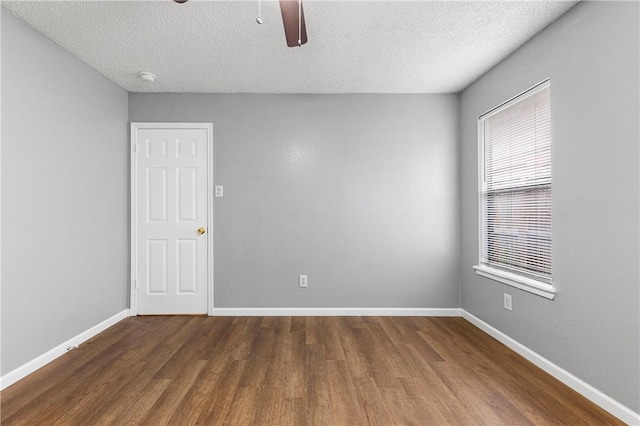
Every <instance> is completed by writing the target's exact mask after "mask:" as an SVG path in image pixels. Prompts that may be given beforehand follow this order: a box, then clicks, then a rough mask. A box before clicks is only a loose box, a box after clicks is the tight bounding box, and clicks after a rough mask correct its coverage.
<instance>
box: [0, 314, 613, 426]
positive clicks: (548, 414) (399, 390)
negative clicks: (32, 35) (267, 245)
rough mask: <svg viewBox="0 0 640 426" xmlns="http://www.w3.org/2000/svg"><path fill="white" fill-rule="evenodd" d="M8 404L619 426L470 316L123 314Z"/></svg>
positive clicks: (77, 412)
mask: <svg viewBox="0 0 640 426" xmlns="http://www.w3.org/2000/svg"><path fill="white" fill-rule="evenodd" d="M0 398H1V409H2V412H1V422H2V425H14V424H19V425H58V424H60V425H102V424H116V425H130V424H148V425H161V424H169V425H187V424H223V423H224V424H231V425H240V424H274V425H286V424H291V425H304V424H318V425H320V424H326V425H347V424H380V425H391V424H419V425H444V424H461V425H468V424H469V425H470V424H484V425H498V424H505V425H516V424H517V425H526V424H538V425H550V424H570V425H577V424H581V425H582V424H598V425H601V424H622V423H620V422H619V421H618V420H616V419H615V418H614V417H612V416H610V415H609V414H607V413H606V412H605V411H603V410H602V409H600V408H599V407H597V406H596V405H594V404H592V403H591V402H589V401H588V400H587V399H585V398H584V397H582V396H580V395H579V394H577V393H576V392H574V391H572V390H571V389H569V388H568V387H566V386H564V385H563V384H561V383H560V382H558V381H557V380H555V379H553V378H552V377H551V376H549V375H548V374H546V373H544V372H543V371H542V370H540V369H538V368H537V367H535V366H534V365H533V364H531V363H529V362H528V361H526V360H525V359H524V358H522V357H520V356H519V355H517V354H515V353H514V352H513V351H511V350H509V349H508V348H506V347H505V346H503V345H502V344H500V343H499V342H497V341H496V340H494V339H492V338H491V337H489V336H488V335H486V334H484V333H483V332H482V331H480V330H478V329H477V328H475V327H474V326H473V325H471V324H470V323H468V322H467V321H465V320H464V319H462V318H421V317H420V318H409V317H264V318H263V317H202V316H174V317H163V316H156V317H135V318H128V319H126V320H124V321H122V322H120V323H118V324H116V325H115V326H113V327H111V328H110V329H108V330H106V331H105V332H103V333H102V334H100V335H98V336H96V337H95V338H93V339H91V340H89V341H87V342H86V343H84V344H82V345H80V347H79V348H78V349H75V350H73V351H71V352H69V353H68V354H66V355H64V356H62V357H60V358H58V359H57V360H55V361H54V362H52V363H50V364H49V365H47V366H46V367H44V368H42V369H41V370H39V371H37V372H36V373H34V374H32V375H31V376H29V377H27V378H25V379H24V380H22V381H20V382H18V383H16V384H15V385H13V386H10V387H9V388H7V389H5V390H4V391H3V392H2V393H1V394H0Z"/></svg>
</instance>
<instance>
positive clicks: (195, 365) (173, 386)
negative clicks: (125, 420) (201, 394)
mask: <svg viewBox="0 0 640 426" xmlns="http://www.w3.org/2000/svg"><path fill="white" fill-rule="evenodd" d="M205 364H206V361H193V362H190V363H189V364H186V365H185V366H184V369H183V370H182V371H181V373H180V375H178V376H176V377H175V378H174V379H172V380H171V383H169V385H168V386H167V388H166V389H165V391H164V392H163V393H162V395H160V397H159V398H158V399H157V400H156V403H155V404H153V406H152V407H151V409H150V410H149V413H148V416H147V417H145V419H144V420H143V422H142V424H144V425H149V426H153V425H166V424H170V423H169V422H170V419H171V418H172V416H173V415H174V413H175V412H176V409H177V408H178V407H179V406H180V404H181V403H182V400H183V399H184V397H185V395H186V394H187V392H188V391H189V389H190V388H191V386H192V385H193V383H194V382H195V381H196V379H197V378H198V376H199V375H200V372H201V371H202V369H203V368H204V366H205Z"/></svg>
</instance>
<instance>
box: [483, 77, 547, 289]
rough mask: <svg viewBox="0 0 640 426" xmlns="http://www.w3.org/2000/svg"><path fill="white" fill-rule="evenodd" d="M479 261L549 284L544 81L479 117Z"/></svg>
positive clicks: (545, 87) (545, 90) (545, 98)
mask: <svg viewBox="0 0 640 426" xmlns="http://www.w3.org/2000/svg"><path fill="white" fill-rule="evenodd" d="M479 130H480V138H481V154H482V158H483V170H482V184H481V240H482V243H481V257H480V263H481V264H482V265H485V266H488V267H493V268H497V269H502V270H506V271H508V272H512V273H516V274H520V275H524V276H526V277H528V278H533V279H535V280H537V281H542V282H544V283H548V284H550V283H551V263H552V259H551V240H552V239H551V111H550V86H549V82H548V81H546V82H544V83H541V84H540V85H538V86H536V87H534V88H533V89H531V90H529V91H527V92H525V93H523V94H522V95H520V96H518V97H516V98H514V99H512V100H511V101H509V102H507V103H505V104H503V105H502V106H500V107H499V108H496V109H495V110H493V111H491V112H489V113H487V114H485V115H484V116H482V117H480V129H479Z"/></svg>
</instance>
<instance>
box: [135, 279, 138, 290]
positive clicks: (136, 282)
mask: <svg viewBox="0 0 640 426" xmlns="http://www.w3.org/2000/svg"><path fill="white" fill-rule="evenodd" d="M134 282H135V284H136V290H137V289H138V280H135V281H134Z"/></svg>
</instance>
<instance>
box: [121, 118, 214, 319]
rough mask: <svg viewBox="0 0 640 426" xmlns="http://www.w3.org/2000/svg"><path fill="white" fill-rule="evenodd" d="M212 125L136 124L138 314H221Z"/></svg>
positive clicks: (134, 292)
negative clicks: (216, 302)
mask: <svg viewBox="0 0 640 426" xmlns="http://www.w3.org/2000/svg"><path fill="white" fill-rule="evenodd" d="M211 133H212V124H211V123H131V311H132V312H131V313H132V315H161V314H174V315H177V314H205V313H207V314H209V315H211V314H212V313H213V233H212V231H213V199H212V196H213V194H212V181H213V179H212V176H213V173H212V164H213V162H212V159H213V158H212V157H213V155H212V151H213V150H212V134H211Z"/></svg>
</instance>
